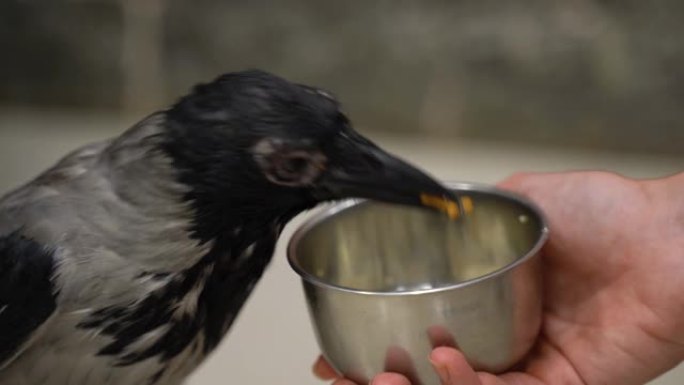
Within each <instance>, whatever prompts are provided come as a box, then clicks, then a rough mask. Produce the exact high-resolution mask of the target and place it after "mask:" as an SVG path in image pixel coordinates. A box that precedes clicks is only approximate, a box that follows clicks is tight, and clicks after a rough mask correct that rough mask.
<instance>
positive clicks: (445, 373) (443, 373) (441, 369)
mask: <svg viewBox="0 0 684 385" xmlns="http://www.w3.org/2000/svg"><path fill="white" fill-rule="evenodd" d="M430 363H431V364H432V367H433V368H435V371H436V372H437V375H438V376H439V380H440V381H441V382H442V384H443V385H447V384H450V383H451V377H450V376H449V370H448V369H447V367H446V366H445V365H443V364H440V363H438V362H435V361H433V360H432V358H430Z"/></svg>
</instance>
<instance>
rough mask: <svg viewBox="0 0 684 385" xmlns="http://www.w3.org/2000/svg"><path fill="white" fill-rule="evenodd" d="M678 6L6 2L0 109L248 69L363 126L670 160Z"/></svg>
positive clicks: (173, 86)
mask: <svg viewBox="0 0 684 385" xmlns="http://www.w3.org/2000/svg"><path fill="white" fill-rule="evenodd" d="M682 20H684V3H683V2H681V1H679V0H654V1H637V0H624V1H619V2H618V1H605V0H602V1H598V0H577V1H571V2H570V1H541V0H525V1H519V2H513V3H510V2H500V1H496V0H477V1H475V0H461V1H437V0H429V1H335V2H333V1H329V2H328V1H313V0H291V1H276V0H270V1H269V0H260V1H249V2H247V1H235V0H233V1H231V0H198V1H180V0H146V1H135V0H53V1H38V0H6V1H3V2H2V3H0V52H2V56H3V59H2V61H1V63H2V66H3V69H2V71H0V105H11V106H16V105H41V106H51V107H70V108H73V107H78V108H107V109H115V110H121V109H125V110H127V111H129V112H130V111H133V112H138V113H144V112H147V111H149V110H150V109H152V108H156V107H159V106H163V105H165V104H166V103H168V102H169V101H171V100H173V99H174V98H175V97H176V96H177V95H179V94H181V93H183V92H185V91H186V90H187V89H188V88H189V87H190V86H191V85H192V84H194V83H196V82H198V81H202V80H209V79H211V78H213V77H214V76H216V75H217V74H219V73H221V72H225V71H232V70H238V69H244V68H249V67H260V68H264V69H267V70H270V71H274V72H277V73H279V74H282V75H284V76H287V77H290V78H292V79H294V80H298V81H302V82H307V83H312V84H317V85H320V86H324V87H327V88H329V89H331V90H332V91H334V92H335V93H336V94H338V96H339V97H340V98H341V99H342V101H343V103H344V105H345V106H346V109H347V110H348V111H349V112H350V113H351V114H352V116H353V117H354V119H355V120H356V121H359V122H361V123H362V124H363V126H364V127H368V128H369V129H372V130H376V131H388V132H393V133H411V134H416V133H417V134H420V135H430V136H435V135H438V136H447V137H456V136H466V137H480V138H496V139H505V140H510V141H518V142H533V143H555V144H561V145H563V146H568V145H571V146H572V145H574V146H582V147H594V148H618V149H633V150H642V151H656V152H671V153H678V152H680V151H681V150H680V148H681V146H682V143H684V129H683V127H682V122H683V121H684V109H682V108H681V106H682V105H684V70H683V68H684V44H682V43H681V36H684V23H682Z"/></svg>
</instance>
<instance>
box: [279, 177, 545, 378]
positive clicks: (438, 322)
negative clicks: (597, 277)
mask: <svg viewBox="0 0 684 385" xmlns="http://www.w3.org/2000/svg"><path fill="white" fill-rule="evenodd" d="M452 186H453V189H454V191H455V192H456V193H457V194H459V195H460V196H467V197H469V198H470V199H471V200H472V202H473V211H472V213H470V214H469V215H467V216H466V217H464V218H462V219H459V220H456V221H452V220H450V219H448V218H446V216H444V215H439V214H437V213H434V212H431V211H429V210H424V209H420V208H412V207H404V206H395V205H388V204H383V203H378V202H370V201H345V202H342V203H340V204H337V205H335V206H333V207H332V208H330V209H327V210H325V211H323V212H321V213H319V214H318V215H316V216H314V217H313V218H312V219H310V220H309V221H308V222H307V223H305V224H304V225H303V226H302V227H301V228H300V229H299V230H298V231H297V232H296V233H295V234H294V236H293V237H292V239H291V241H290V244H289V247H288V259H289V261H290V264H291V266H292V267H293V269H294V270H295V271H296V272H297V273H298V274H299V275H300V276H301V277H302V282H303V285H304V292H305V295H306V299H307V302H308V306H309V310H310V315H311V320H312V323H313V326H314V330H315V332H316V337H317V339H318V342H319V345H320V348H321V350H322V352H323V355H324V356H325V357H326V358H327V359H328V361H329V362H330V363H331V364H332V365H333V366H334V367H335V369H336V370H337V371H338V372H339V373H341V374H343V375H345V376H346V377H348V378H350V379H352V380H355V381H357V382H359V383H362V384H365V383H367V382H368V381H369V379H370V378H372V377H373V376H374V375H375V374H377V373H379V372H383V371H392V372H399V373H403V374H405V375H407V376H408V377H409V378H410V379H411V380H412V382H413V384H414V385H419V384H422V385H433V384H434V385H437V384H439V380H438V378H437V376H436V375H435V374H434V373H433V370H432V368H431V366H430V364H429V362H428V359H427V357H428V355H429V353H430V351H431V350H432V349H433V348H434V347H436V346H445V345H446V346H454V347H458V348H459V349H460V350H461V351H462V352H463V353H464V354H465V355H466V357H467V358H468V360H469V362H470V363H471V364H472V365H474V366H475V367H476V368H477V369H481V370H488V371H492V372H500V371H502V370H505V369H507V368H509V367H510V366H511V365H513V364H514V363H516V362H517V361H519V360H520V359H521V358H522V357H523V356H524V355H525V354H526V353H527V351H528V350H529V349H530V347H531V346H532V344H533V342H534V340H535V338H536V336H537V333H538V331H539V327H540V323H541V277H540V274H539V265H540V264H539V258H538V254H539V250H540V248H541V247H542V245H543V244H544V242H545V241H546V238H547V233H548V229H547V227H546V225H545V222H544V219H543V217H542V215H541V213H540V211H539V210H538V209H537V208H536V207H535V206H534V205H532V204H531V203H530V202H528V201H526V200H524V199H521V198H520V197H517V196H514V195H512V194H510V193H507V192H502V191H499V190H496V189H494V188H491V187H486V186H477V185H472V184H456V185H452Z"/></svg>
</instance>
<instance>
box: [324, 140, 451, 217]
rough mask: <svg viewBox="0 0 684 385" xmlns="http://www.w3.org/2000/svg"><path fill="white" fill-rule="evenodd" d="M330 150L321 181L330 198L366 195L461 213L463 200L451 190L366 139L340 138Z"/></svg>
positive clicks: (379, 199)
mask: <svg viewBox="0 0 684 385" xmlns="http://www.w3.org/2000/svg"><path fill="white" fill-rule="evenodd" d="M331 152H333V154H332V155H334V156H330V159H329V163H328V165H327V166H328V167H327V170H326V171H325V173H324V175H323V176H322V178H321V179H320V180H319V183H318V186H319V188H320V189H322V191H324V194H326V195H327V196H328V197H329V199H341V198H366V199H373V200H378V201H383V202H387V203H395V204H402V205H410V206H421V207H430V208H433V209H436V210H439V211H442V212H446V213H447V214H449V216H451V217H452V218H455V217H457V216H458V215H459V212H460V207H461V206H460V202H459V200H458V198H457V197H456V196H455V195H454V194H453V193H452V192H451V191H450V190H449V189H447V188H446V187H445V186H443V185H442V184H441V183H439V182H437V181H436V180H435V179H434V178H432V177H431V176H429V175H427V174H426V173H425V172H423V171H421V170H419V169H417V168H416V167H414V166H412V165H410V164H408V163H407V162H405V161H403V160H400V159H399V158H397V157H395V156H393V155H390V154H389V153H387V152H385V151H384V150H382V149H380V148H378V147H377V146H376V145H374V144H373V143H371V142H369V141H367V140H365V139H364V138H361V137H356V136H355V137H345V138H343V139H340V142H339V143H337V144H336V145H335V149H334V150H333V151H331ZM329 155H331V154H330V153H329Z"/></svg>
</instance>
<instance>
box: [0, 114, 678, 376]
mask: <svg viewBox="0 0 684 385" xmlns="http://www.w3.org/2000/svg"><path fill="white" fill-rule="evenodd" d="M130 122H131V121H128V123H130ZM125 126H126V124H125V123H117V122H116V121H112V120H102V119H100V118H99V117H96V116H95V117H90V118H87V119H84V118H71V119H68V118H59V119H57V118H55V117H51V116H48V117H46V116H37V115H32V116H30V115H25V114H20V115H16V114H13V115H10V114H8V113H5V114H2V112H0V194H1V193H4V192H5V191H7V190H8V189H10V188H12V187H15V186H17V185H18V184H20V183H22V182H24V181H26V180H28V179H29V178H31V177H33V176H34V175H36V174H37V173H38V172H40V171H42V170H43V169H45V168H46V167H47V166H49V165H51V164H52V163H53V162H54V161H56V160H57V159H58V158H59V157H60V156H61V155H63V154H65V153H66V152H68V151H69V150H71V149H73V148H74V147H76V146H78V145H80V144H83V143H86V142H88V141H92V140H96V139H100V138H103V137H106V136H108V135H115V134H116V133H117V132H119V131H121V130H122V129H123V128H125ZM374 139H375V140H376V141H377V142H378V143H379V144H380V145H382V146H383V147H385V148H387V149H389V150H391V151H394V152H395V153H397V154H399V155H401V156H403V157H404V158H406V159H408V160H410V161H413V162H415V163H416V164H418V165H419V166H421V167H423V168H425V169H427V170H428V171H429V172H431V173H433V174H435V175H437V176H438V177H440V178H443V179H449V180H461V181H475V182H486V183H493V182H496V181H497V180H500V179H502V178H504V177H506V176H507V175H509V174H511V173H514V172H516V171H561V170H569V169H605V170H612V171H616V172H620V173H623V174H626V175H630V176H634V177H649V178H650V177H657V176H662V175H667V174H672V173H675V172H678V171H682V170H684V166H682V164H684V163H683V162H682V161H683V160H684V159H677V158H666V157H647V156H627V155H619V154H613V155H611V154H603V153H592V152H580V151H563V150H559V149H553V150H544V149H540V148H538V147H521V146H508V145H497V144H488V143H478V142H466V141H460V142H444V141H439V142H430V141H425V140H415V139H414V140H407V139H398V138H393V137H382V136H375V137H374ZM300 220H301V218H299V219H297V220H296V222H298V221H300ZM293 225H295V224H294V223H292V224H290V225H289V226H288V227H287V228H286V230H285V234H283V237H281V241H280V243H279V247H278V251H277V255H276V256H275V258H274V261H273V263H272V265H271V266H270V268H269V270H268V271H267V273H266V274H265V276H264V278H263V279H262V281H261V283H260V284H259V285H258V286H257V288H256V290H255V292H254V294H253V295H252V297H251V298H250V299H249V301H248V303H247V305H246V307H245V308H244V310H243V312H242V314H241V315H240V317H239V318H238V320H237V322H236V324H235V325H234V327H233V329H232V330H231V332H230V335H229V336H228V338H227V339H226V340H225V341H224V342H223V344H222V345H221V346H220V348H219V349H218V351H217V352H216V353H214V354H213V356H212V357H211V358H210V359H209V360H208V362H207V363H206V364H205V365H204V366H203V367H202V368H201V369H200V370H199V371H198V372H197V373H196V374H195V375H194V376H193V377H192V378H191V379H190V381H189V384H188V385H210V384H212V385H213V384H244V385H249V384H256V385H266V384H282V383H287V384H298V385H317V384H321V382H320V381H318V380H316V379H315V378H314V377H313V376H312V375H311V374H310V368H311V364H312V362H313V360H314V359H315V357H316V356H317V354H318V349H317V347H316V344H315V340H314V337H313V334H312V332H311V328H310V324H309V319H308V314H307V313H306V307H305V304H304V298H303V295H302V292H301V288H300V285H299V281H298V279H297V277H296V275H295V274H294V273H293V272H292V271H291V270H290V268H289V267H288V265H287V262H286V260H285V256H284V253H283V246H284V243H285V241H286V240H287V239H288V237H289V234H290V233H291V231H292V230H293V227H295V226H293ZM682 383H684V365H680V367H679V368H678V369H676V370H674V371H673V372H671V373H669V374H667V375H666V376H664V377H662V378H661V379H659V380H657V381H654V382H652V384H657V385H681V384H682ZM611 385H612V384H611ZM615 385H617V384H615Z"/></svg>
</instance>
